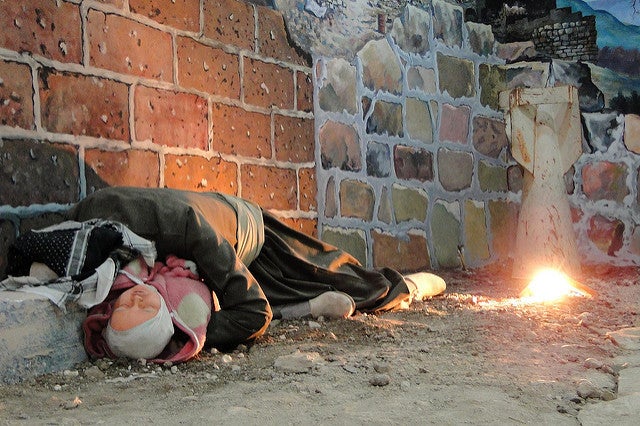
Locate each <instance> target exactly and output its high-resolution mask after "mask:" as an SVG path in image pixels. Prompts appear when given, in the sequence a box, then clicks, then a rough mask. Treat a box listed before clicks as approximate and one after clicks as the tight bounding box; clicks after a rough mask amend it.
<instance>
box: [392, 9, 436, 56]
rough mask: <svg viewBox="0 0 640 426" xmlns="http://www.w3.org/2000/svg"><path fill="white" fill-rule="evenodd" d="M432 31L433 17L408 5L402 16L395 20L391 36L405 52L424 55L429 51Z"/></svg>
mask: <svg viewBox="0 0 640 426" xmlns="http://www.w3.org/2000/svg"><path fill="white" fill-rule="evenodd" d="M430 29H431V15H430V14H429V13H428V12H427V11H425V10H422V9H419V8H417V7H415V6H412V5H410V4H407V6H406V7H405V8H404V12H403V13H402V15H401V16H400V17H399V18H396V19H395V20H394V22H393V27H392V28H391V33H390V34H391V37H392V38H393V40H394V42H395V43H396V44H397V45H398V46H399V47H400V49H402V50H403V51H405V52H407V53H414V54H416V55H424V54H426V53H427V52H428V51H429V33H430Z"/></svg>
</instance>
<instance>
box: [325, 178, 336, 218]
mask: <svg viewBox="0 0 640 426" xmlns="http://www.w3.org/2000/svg"><path fill="white" fill-rule="evenodd" d="M324 215H325V216H326V217H336V216H337V215H338V200H337V198H336V179H335V178H334V177H333V176H330V177H329V181H328V182H327V191H326V195H325V197H324Z"/></svg>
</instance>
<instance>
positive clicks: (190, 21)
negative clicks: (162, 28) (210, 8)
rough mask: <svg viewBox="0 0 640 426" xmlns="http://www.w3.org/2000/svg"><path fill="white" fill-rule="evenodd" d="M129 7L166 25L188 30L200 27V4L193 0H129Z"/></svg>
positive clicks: (132, 10)
mask: <svg viewBox="0 0 640 426" xmlns="http://www.w3.org/2000/svg"><path fill="white" fill-rule="evenodd" d="M129 9H130V10H131V12H133V13H139V14H140V15H144V16H146V17H147V18H150V19H153V20H154V21H156V22H159V23H161V24H164V25H169V26H171V27H174V28H178V29H181V30H186V31H198V30H199V29H200V4H199V2H197V1H193V0H129Z"/></svg>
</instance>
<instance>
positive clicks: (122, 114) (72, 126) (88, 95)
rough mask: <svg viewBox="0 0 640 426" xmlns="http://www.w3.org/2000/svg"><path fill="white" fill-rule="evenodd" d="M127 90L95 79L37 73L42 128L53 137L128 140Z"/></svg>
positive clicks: (46, 71) (109, 82)
mask: <svg viewBox="0 0 640 426" xmlns="http://www.w3.org/2000/svg"><path fill="white" fill-rule="evenodd" d="M128 93H129V91H128V88H127V86H126V85H125V84H123V83H118V82H115V81H113V80H107V79H104V78H98V77H89V76H84V75H77V74H68V73H60V72H55V71H52V70H50V69H42V70H41V71H40V99H41V101H40V108H41V113H42V126H43V127H44V128H45V129H46V130H48V131H50V132H56V133H69V134H73V135H86V136H94V137H102V138H108V139H118V140H123V141H129V140H130V134H129V105H128Z"/></svg>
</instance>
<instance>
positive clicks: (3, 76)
mask: <svg viewBox="0 0 640 426" xmlns="http://www.w3.org/2000/svg"><path fill="white" fill-rule="evenodd" d="M0 82H1V83H0V124H1V125H3V126H12V127H22V128H23V129H33V127H34V122H33V88H32V84H31V68H30V67H29V66H28V65H24V64H18V63H16V62H6V61H0Z"/></svg>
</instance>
